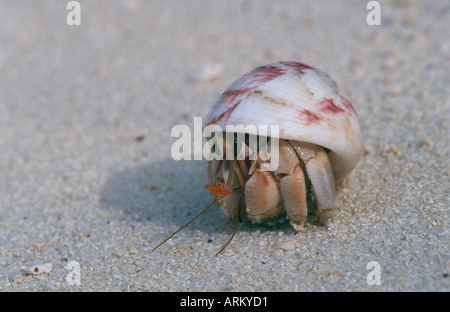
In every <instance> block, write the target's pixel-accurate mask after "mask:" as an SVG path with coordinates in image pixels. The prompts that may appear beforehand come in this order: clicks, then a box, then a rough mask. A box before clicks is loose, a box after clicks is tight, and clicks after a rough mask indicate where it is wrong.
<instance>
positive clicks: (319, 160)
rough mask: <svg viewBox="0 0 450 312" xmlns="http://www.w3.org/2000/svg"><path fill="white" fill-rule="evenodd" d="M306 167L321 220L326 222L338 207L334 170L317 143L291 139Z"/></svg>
mask: <svg viewBox="0 0 450 312" xmlns="http://www.w3.org/2000/svg"><path fill="white" fill-rule="evenodd" d="M290 143H291V145H292V146H293V147H294V149H295V151H296V152H297V154H298V155H299V157H300V159H301V160H302V161H303V163H304V164H305V167H306V173H307V174H308V177H309V180H310V181H311V184H312V187H313V190H314V195H315V196H316V200H317V211H318V214H319V218H320V221H321V222H323V223H326V221H327V220H328V219H330V218H331V217H332V216H333V215H334V213H335V211H336V209H337V199H336V187H335V183H334V176H333V171H332V170H331V165H330V161H329V159H328V156H327V153H326V152H325V150H324V149H323V148H322V147H320V146H318V145H315V144H310V143H304V142H296V141H290Z"/></svg>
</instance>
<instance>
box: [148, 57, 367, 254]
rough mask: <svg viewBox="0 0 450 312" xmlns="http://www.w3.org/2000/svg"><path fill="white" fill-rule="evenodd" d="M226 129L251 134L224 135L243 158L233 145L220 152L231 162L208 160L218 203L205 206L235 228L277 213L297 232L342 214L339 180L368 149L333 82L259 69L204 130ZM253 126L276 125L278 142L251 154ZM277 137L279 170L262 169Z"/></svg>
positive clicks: (285, 67) (307, 69)
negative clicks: (312, 219)
mask: <svg viewBox="0 0 450 312" xmlns="http://www.w3.org/2000/svg"><path fill="white" fill-rule="evenodd" d="M228 125H242V126H243V127H244V128H245V129H246V133H245V134H246V137H245V140H243V141H242V140H241V141H242V142H236V136H231V140H230V139H229V138H230V136H227V138H225V137H223V138H219V140H221V141H223V142H221V143H223V144H222V146H230V145H234V146H236V145H240V146H244V147H245V148H246V149H244V152H243V154H240V153H239V152H238V151H237V148H236V149H234V150H232V151H233V152H232V154H231V155H230V153H229V152H228V154H227V153H226V152H222V151H221V152H222V156H227V157H223V159H214V160H212V161H210V162H209V164H208V175H209V183H210V184H208V185H206V188H207V189H209V190H212V191H213V196H215V199H214V200H213V202H212V203H211V204H210V205H209V206H208V207H207V208H206V209H208V208H209V207H210V206H211V205H212V204H214V203H217V204H219V205H220V207H221V208H222V210H223V211H224V212H225V214H226V215H227V216H228V217H230V218H235V220H236V226H237V221H238V220H239V219H248V220H250V221H253V222H256V223H260V222H263V221H265V220H268V219H271V218H273V217H275V216H277V215H280V214H285V215H286V217H287V219H288V220H289V221H290V223H291V224H292V226H293V227H294V228H295V229H296V230H299V229H300V228H301V227H302V225H303V224H304V223H305V222H306V220H307V217H308V214H317V216H318V219H319V220H320V222H321V223H323V224H326V223H327V221H328V220H329V219H330V218H331V217H332V216H333V215H334V214H335V212H336V210H337V199H336V187H335V183H336V182H337V181H340V180H342V179H343V178H344V177H346V176H347V175H348V174H350V173H351V172H352V170H353V169H354V168H355V166H356V164H357V162H358V160H359V158H360V156H361V155H362V153H363V150H364V148H363V142H362V136H361V128H360V124H359V121H358V116H357V113H356V111H355V109H354V107H353V105H352V103H351V102H350V101H349V100H348V99H347V98H346V97H345V95H344V92H343V91H342V89H340V88H339V87H338V85H337V84H336V82H334V81H333V80H332V79H331V78H330V77H329V76H328V75H326V74H325V73H324V72H322V71H321V70H319V69H316V68H313V67H311V66H309V65H306V64H303V63H298V62H293V61H283V62H276V63H271V64H268V65H265V66H260V67H258V68H256V69H254V70H252V71H250V72H248V73H247V74H245V75H243V76H241V77H240V78H238V79H237V80H236V81H235V82H234V83H232V84H231V85H230V86H229V87H228V89H227V90H226V91H225V92H224V93H223V94H222V95H221V96H220V97H219V99H218V100H217V101H216V103H215V104H214V105H213V107H212V108H211V110H210V112H209V114H208V116H207V117H206V120H205V124H204V127H208V126H215V127H219V128H221V129H223V131H224V132H226V127H227V126H228ZM250 125H278V127H279V132H278V137H271V136H268V137H267V138H266V139H265V140H262V141H261V140H258V142H259V143H260V144H259V145H257V146H256V148H255V147H254V148H253V149H252V148H251V147H250V146H248V142H249V141H250V137H251V136H256V137H258V139H260V136H261V134H259V133H257V132H256V131H253V132H252V131H251V130H249V129H255V127H253V128H251V127H250ZM274 140H277V143H278V144H276V145H275V146H277V147H278V154H277V155H278V159H277V164H278V165H277V167H276V168H273V169H271V170H265V169H263V167H264V165H265V164H266V162H267V157H263V156H264V149H262V145H264V144H261V142H263V143H264V142H265V143H267V144H268V143H269V142H271V141H274ZM223 150H225V148H223ZM245 150H247V151H245ZM238 154H240V155H241V157H240V158H239V157H237V156H238ZM251 156H253V157H251ZM206 209H205V210H203V211H202V212H201V213H200V214H199V215H201V214H202V213H203V212H205V211H206ZM197 217H198V216H197ZM193 220H195V218H194V219H193ZM193 220H191V221H190V222H192V221H193ZM190 222H189V223H187V224H186V225H185V226H187V225H188V224H190ZM185 226H183V227H182V228H181V229H183V228H184V227H185ZM181 229H180V230H181ZM177 232H178V231H177ZM177 232H175V233H174V234H176V233H177ZM174 234H172V236H173V235H174ZM172 236H170V237H172ZM233 236H234V233H233ZM233 236H232V237H231V238H230V240H229V241H228V242H227V243H226V244H225V245H224V247H223V248H225V246H226V245H228V243H229V242H230V241H231V239H232V238H233ZM170 237H169V238H170ZM160 245H161V244H160ZM160 245H158V246H157V247H159V246H160ZM157 247H156V248H157ZM156 248H155V249H156ZM223 248H222V249H221V250H220V251H219V253H220V252H221V251H222V250H223Z"/></svg>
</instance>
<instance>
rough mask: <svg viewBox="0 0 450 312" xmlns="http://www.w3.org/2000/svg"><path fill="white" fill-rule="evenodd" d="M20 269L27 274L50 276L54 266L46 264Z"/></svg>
mask: <svg viewBox="0 0 450 312" xmlns="http://www.w3.org/2000/svg"><path fill="white" fill-rule="evenodd" d="M20 269H21V270H22V271H23V272H24V273H26V274H32V275H37V274H48V273H50V272H51V271H52V270H53V264H51V263H49V262H46V263H35V264H32V265H25V266H21V267H20Z"/></svg>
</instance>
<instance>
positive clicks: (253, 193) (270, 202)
mask: <svg viewBox="0 0 450 312" xmlns="http://www.w3.org/2000/svg"><path fill="white" fill-rule="evenodd" d="M245 205H246V209H247V217H248V219H249V220H251V221H254V222H261V221H263V220H265V219H267V218H270V217H272V216H275V215H277V214H279V213H280V212H282V211H283V205H282V204H281V197H280V191H279V190H278V187H277V182H276V180H275V179H274V178H273V177H272V175H271V174H270V173H269V172H267V171H262V170H259V169H256V171H255V172H254V174H253V175H252V177H251V178H250V179H249V180H248V181H247V183H246V184H245Z"/></svg>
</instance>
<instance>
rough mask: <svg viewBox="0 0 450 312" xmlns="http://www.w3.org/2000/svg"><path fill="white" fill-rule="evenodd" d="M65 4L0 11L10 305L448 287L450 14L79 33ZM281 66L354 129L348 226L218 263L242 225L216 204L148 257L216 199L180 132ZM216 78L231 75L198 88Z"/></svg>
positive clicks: (403, 9)
mask: <svg viewBox="0 0 450 312" xmlns="http://www.w3.org/2000/svg"><path fill="white" fill-rule="evenodd" d="M58 2H60V3H58V4H56V3H55V1H52V0H47V1H8V0H2V1H0V20H1V21H2V29H1V30H0V73H1V74H0V134H1V135H0V151H1V153H0V291H71V290H75V291H92V290H93V291H121V290H124V291H143V290H149V291H323V290H326V291H402V290H416V291H449V290H450V286H449V285H450V283H449V281H450V280H449V277H448V274H449V273H450V272H449V271H450V270H449V269H450V267H449V266H450V262H449V261H450V257H449V226H448V225H449V224H448V207H449V202H448V198H449V178H450V168H449V145H450V144H449V143H450V142H449V129H448V125H449V124H450V120H449V116H450V102H449V98H450V94H449V90H450V89H449V84H450V74H449V69H450V66H449V65H450V45H449V40H448V29H450V3H449V1H446V0H442V1H432V3H430V1H402V0H397V1H380V2H381V3H382V19H381V21H382V25H381V26H368V25H367V24H366V15H367V13H368V11H367V10H366V8H365V4H366V3H365V2H364V1H356V0H355V1H320V4H319V3H318V2H317V1H297V0H292V1H280V2H278V3H276V4H273V1H183V2H182V3H181V2H180V1H167V0H164V1H156V0H153V1H143V0H142V1H139V0H134V1H132V0H128V1H108V5H106V2H105V1H81V2H82V20H81V22H82V25H81V26H68V25H67V24H66V14H67V13H68V11H67V10H66V7H65V6H66V3H65V2H64V1H58ZM277 60H296V61H302V62H305V63H308V64H310V65H313V66H316V67H318V68H321V69H322V70H324V71H326V72H327V73H328V74H329V75H330V76H331V77H333V78H334V79H335V80H336V81H337V82H338V83H339V84H340V85H341V86H342V87H343V88H344V89H345V90H346V91H347V92H348V94H349V97H350V99H351V100H352V102H353V103H354V106H355V108H356V110H357V111H358V114H359V116H360V120H361V124H362V127H363V134H364V139H365V146H366V149H367V152H366V155H365V156H364V157H363V159H362V160H361V163H360V164H359V166H358V168H357V170H356V171H355V173H354V174H353V175H352V177H351V179H349V180H347V181H346V182H345V183H344V185H343V187H342V188H341V189H340V191H339V204H340V211H339V214H338V216H337V217H336V218H335V220H334V221H333V222H332V223H331V225H330V226H329V228H320V227H316V226H314V225H308V226H306V227H305V229H304V230H303V231H301V232H300V233H297V234H295V233H294V231H293V230H292V229H291V228H290V227H289V225H288V224H287V223H286V224H278V225H275V226H267V225H265V226H261V225H260V226H256V225H250V224H240V225H239V230H238V233H237V234H236V237H235V239H234V241H233V242H232V243H231V244H230V246H228V248H227V249H226V250H225V251H224V252H223V253H222V254H221V255H219V256H217V257H215V253H216V252H217V251H218V250H219V249H220V247H221V245H222V244H223V243H225V242H226V241H227V240H228V238H229V236H230V235H231V233H232V230H233V222H232V221H228V220H226V219H225V218H224V216H223V215H222V213H221V211H220V210H219V209H218V208H214V209H211V210H210V211H208V212H207V213H206V214H205V215H204V216H202V217H201V218H200V219H199V220H197V221H196V222H195V223H194V224H192V225H190V226H189V227H188V228H186V229H185V230H184V231H182V232H181V233H179V234H178V235H177V236H175V237H174V238H173V239H172V240H171V241H169V242H168V243H167V244H166V245H164V246H162V247H161V248H160V249H158V250H157V251H155V252H153V253H152V252H151V250H152V248H153V247H154V246H155V245H156V244H157V243H158V242H160V241H161V240H162V239H163V238H165V237H166V236H167V235H168V234H170V233H171V232H172V231H174V230H176V229H177V228H178V227H180V226H181V225H182V224H184V223H185V222H187V221H188V220H189V219H190V218H192V217H193V216H194V215H195V214H196V213H197V212H199V211H200V210H201V209H203V207H205V206H206V205H207V204H208V202H209V194H208V192H207V191H206V190H205V189H204V185H205V184H206V183H207V181H206V171H205V162H203V161H184V162H175V161H173V160H171V157H170V148H171V145H172V143H173V142H174V139H173V138H171V137H170V131H171V129H172V127H173V126H174V125H176V124H180V123H183V124H188V125H189V126H191V125H192V123H193V118H194V116H203V117H205V116H206V114H207V112H208V110H209V107H210V105H212V103H213V102H214V101H215V99H216V98H217V97H218V96H219V95H220V94H221V93H222V92H223V91H224V90H225V88H226V87H227V86H228V85H229V84H230V83H231V82H232V81H233V80H234V79H235V78H237V77H238V76H240V75H241V74H243V73H245V72H247V71H248V70H250V69H253V68H254V67H256V66H259V65H263V64H266V63H269V62H272V61H277ZM208 64H221V65H222V66H223V73H222V74H221V75H218V77H215V78H217V79H215V80H208V81H207V82H204V83H194V82H193V81H192V79H191V77H192V75H193V73H196V72H198V70H199V69H201V68H203V67H204V66H207V65H208ZM138 137H141V138H143V140H141V141H139V140H136V138H138ZM287 242H292V243H294V245H292V243H288V245H289V246H290V247H289V248H281V247H282V246H287V245H284V244H285V243H287ZM293 246H294V247H293ZM70 261H77V262H78V263H79V264H80V274H81V275H80V277H81V279H80V285H76V284H74V285H70V284H69V283H68V282H67V281H66V276H67V275H68V274H69V273H70V271H71V270H70V269H68V268H66V265H67V264H68V262H70ZM370 261H377V262H378V263H379V264H380V267H381V285H379V286H376V285H373V286H370V285H368V284H367V279H366V277H367V274H368V273H369V272H370V270H367V269H366V266H367V264H368V263H369V262H370ZM34 262H38V263H46V262H49V263H52V265H53V270H52V272H51V273H50V274H43V275H30V276H26V275H23V273H22V272H21V270H20V267H21V266H24V265H30V264H32V263H34ZM72 271H73V270H72ZM72 284H73V283H72Z"/></svg>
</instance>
